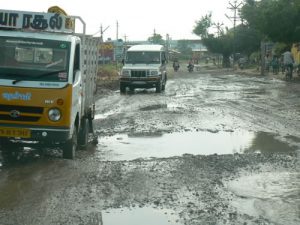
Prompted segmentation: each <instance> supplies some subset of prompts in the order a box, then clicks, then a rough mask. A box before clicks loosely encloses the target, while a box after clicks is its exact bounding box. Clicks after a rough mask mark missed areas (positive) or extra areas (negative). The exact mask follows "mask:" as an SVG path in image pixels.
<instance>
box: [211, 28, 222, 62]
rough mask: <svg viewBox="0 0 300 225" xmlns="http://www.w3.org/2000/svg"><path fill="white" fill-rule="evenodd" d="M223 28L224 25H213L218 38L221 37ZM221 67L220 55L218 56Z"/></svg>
mask: <svg viewBox="0 0 300 225" xmlns="http://www.w3.org/2000/svg"><path fill="white" fill-rule="evenodd" d="M222 26H224V24H223V23H219V22H217V23H213V27H215V28H216V29H217V35H218V38H219V37H220V36H221V33H222V32H223V29H222ZM219 65H220V54H218V66H219Z"/></svg>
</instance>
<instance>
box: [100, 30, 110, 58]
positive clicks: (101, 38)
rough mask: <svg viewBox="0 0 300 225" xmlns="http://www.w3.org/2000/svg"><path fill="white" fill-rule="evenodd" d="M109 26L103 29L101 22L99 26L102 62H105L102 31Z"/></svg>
mask: <svg viewBox="0 0 300 225" xmlns="http://www.w3.org/2000/svg"><path fill="white" fill-rule="evenodd" d="M108 28H109V26H107V27H106V28H105V29H104V30H103V26H102V24H101V26H100V40H101V56H102V64H105V60H104V38H103V33H104V32H105V31H106V30H107V29H108Z"/></svg>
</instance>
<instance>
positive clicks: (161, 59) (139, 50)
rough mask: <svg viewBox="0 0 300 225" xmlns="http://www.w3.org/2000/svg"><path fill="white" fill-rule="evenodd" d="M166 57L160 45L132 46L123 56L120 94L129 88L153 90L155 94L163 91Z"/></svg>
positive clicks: (165, 77)
mask: <svg viewBox="0 0 300 225" xmlns="http://www.w3.org/2000/svg"><path fill="white" fill-rule="evenodd" d="M166 65H167V56H166V51H165V48H164V47H163V46H162V45H134V46H132V47H130V48H129V49H128V50H127V51H126V54H125V58H124V66H123V68H122V71H121V74H120V93H121V94H122V93H125V92H126V88H127V87H129V89H130V90H131V91H134V89H135V88H155V89H156V92H157V93H160V92H161V91H164V90H165V87H166V83H167V71H166Z"/></svg>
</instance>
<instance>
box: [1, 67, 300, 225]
mask: <svg viewBox="0 0 300 225" xmlns="http://www.w3.org/2000/svg"><path fill="white" fill-rule="evenodd" d="M98 97H99V99H98V101H97V106H96V109H97V115H96V120H95V129H96V130H97V135H98V137H99V139H98V141H99V143H98V145H97V146H92V145H91V146H89V147H88V149H87V150H83V149H82V150H80V151H78V152H77V157H76V159H75V160H63V159H61V152H60V151H59V150H53V149H48V150H46V151H39V149H38V150H34V149H26V151H25V152H24V151H22V152H16V153H14V154H13V155H10V156H9V157H8V155H7V154H5V153H4V152H6V151H7V149H1V150H0V224H1V225H2V224H3V225H12V224H13V225H19V224H20V225H25V224H28V225H29V224H30V225H38V224H44V225H47V224H49V225H50V224H51V225H52V224H64V225H65V224H87V225H93V224H97V225H99V224H101V225H103V224H104V225H114V224H124V225H134V224H142V223H141V221H144V222H143V224H146V222H147V223H148V224H149V225H150V224H162V225H169V224H170V225H171V224H172V225H173V224H178V225H199V224H212V225H215V224H228V225H229V224H230V225H232V224H266V225H269V224H270V225H273V224H276V225H278V224H282V225H285V224H291V225H293V224H295V225H296V224H299V223H300V217H299V204H300V194H299V193H300V189H299V187H300V151H299V150H300V104H299V98H300V86H299V85H298V84H297V83H293V82H289V83H286V82H284V81H282V80H278V79H274V78H273V77H260V76H246V75H237V74H234V73H232V72H226V73H223V72H216V71H214V72H212V71H200V72H194V73H191V74H187V73H185V72H178V73H177V74H174V75H173V76H170V79H169V81H168V83H167V86H166V91H165V92H163V93H155V90H143V89H136V90H135V91H134V92H131V93H126V94H125V95H120V93H119V92H118V91H117V90H107V91H106V90H101V92H100V93H99V95H98Z"/></svg>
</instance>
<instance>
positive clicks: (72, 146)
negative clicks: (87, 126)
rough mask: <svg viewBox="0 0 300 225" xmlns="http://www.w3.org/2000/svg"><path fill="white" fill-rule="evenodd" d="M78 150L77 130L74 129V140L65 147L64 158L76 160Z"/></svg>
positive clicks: (69, 141)
mask: <svg viewBox="0 0 300 225" xmlns="http://www.w3.org/2000/svg"><path fill="white" fill-rule="evenodd" d="M76 150H77V129H76V127H74V131H73V134H72V138H71V139H70V140H68V141H67V142H66V143H65V144H64V146H63V158H64V159H74V158H75V152H76Z"/></svg>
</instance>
